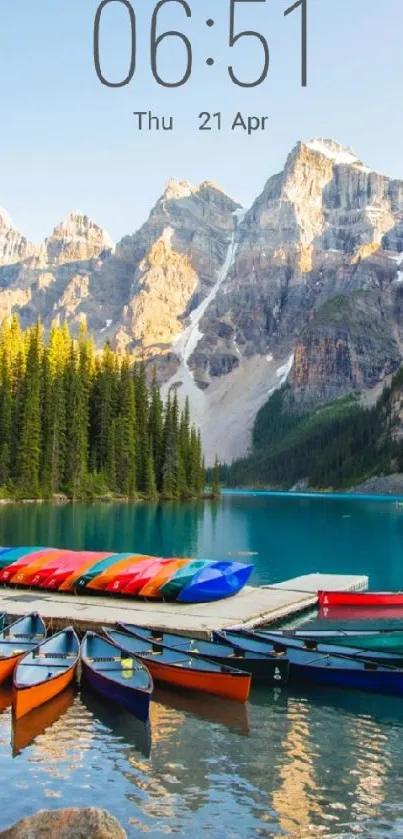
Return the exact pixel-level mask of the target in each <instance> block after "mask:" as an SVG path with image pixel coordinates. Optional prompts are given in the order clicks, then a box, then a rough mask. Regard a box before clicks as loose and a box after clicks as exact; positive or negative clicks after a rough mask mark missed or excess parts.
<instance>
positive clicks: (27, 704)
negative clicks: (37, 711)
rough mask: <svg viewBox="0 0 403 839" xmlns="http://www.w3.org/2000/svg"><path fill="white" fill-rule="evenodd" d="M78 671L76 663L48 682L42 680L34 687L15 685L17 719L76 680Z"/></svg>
mask: <svg viewBox="0 0 403 839" xmlns="http://www.w3.org/2000/svg"><path fill="white" fill-rule="evenodd" d="M76 671H77V664H76V663H75V664H73V665H72V666H71V667H70V668H69V669H68V670H66V671H64V672H63V673H61V674H60V676H56V677H54V678H53V679H49V681H48V682H41V683H40V684H38V685H33V686H32V687H26V688H24V687H21V688H18V689H17V688H16V687H15V685H14V688H13V711H14V715H15V718H16V719H17V720H18V719H21V717H23V716H25V714H28V713H29V712H30V711H33V709H34V708H38V707H39V706H40V705H44V703H45V702H48V701H49V699H53V698H54V697H55V696H57V695H58V694H59V693H61V692H62V690H64V689H65V688H67V687H68V686H69V685H71V684H72V683H73V682H74V680H75V678H76Z"/></svg>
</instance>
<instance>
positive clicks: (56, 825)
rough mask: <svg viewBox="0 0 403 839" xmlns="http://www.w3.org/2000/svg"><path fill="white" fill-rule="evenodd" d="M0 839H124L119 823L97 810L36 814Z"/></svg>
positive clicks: (95, 808)
mask: <svg viewBox="0 0 403 839" xmlns="http://www.w3.org/2000/svg"><path fill="white" fill-rule="evenodd" d="M0 837H2V839H127V834H126V831H125V830H123V828H122V827H121V825H120V824H119V822H118V820H117V819H115V817H114V816H112V815H111V813H108V811H107V810H101V809H98V808H97V807H85V808H82V809H79V808H76V807H68V808H65V809H63V810H39V812H38V813H35V815H34V816H28V817H27V818H26V819H21V821H19V822H17V823H16V824H15V825H13V827H10V828H8V829H7V830H3V831H1V832H0Z"/></svg>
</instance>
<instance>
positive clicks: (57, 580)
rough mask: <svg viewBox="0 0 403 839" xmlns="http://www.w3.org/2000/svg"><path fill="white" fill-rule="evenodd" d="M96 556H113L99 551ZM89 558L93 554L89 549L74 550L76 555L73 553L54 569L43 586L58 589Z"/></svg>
mask: <svg viewBox="0 0 403 839" xmlns="http://www.w3.org/2000/svg"><path fill="white" fill-rule="evenodd" d="M94 556H95V558H96V559H99V560H101V559H106V558H107V557H108V556H112V554H110V553H99V552H98V551H97V552H96V554H94ZM89 559H91V556H90V554H89V553H88V551H82V552H81V551H74V555H73V554H72V556H71V557H67V558H66V560H65V561H64V562H62V563H61V564H60V565H59V567H58V568H56V569H52V571H51V574H50V575H49V576H48V577H47V578H46V579H45V580H44V581H43V583H42V588H48V589H52V590H53V591H56V590H57V589H58V588H59V587H60V586H61V585H62V584H63V583H64V582H65V581H66V580H67V578H68V577H70V576H71V574H73V573H74V572H75V571H79V570H81V569H82V568H83V566H84V565H86V563H87V562H88V560H89Z"/></svg>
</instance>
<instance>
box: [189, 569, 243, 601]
mask: <svg viewBox="0 0 403 839" xmlns="http://www.w3.org/2000/svg"><path fill="white" fill-rule="evenodd" d="M252 570H253V566H252V565H242V564H241V563H239V562H232V563H224V562H222V563H213V564H212V565H211V567H210V568H208V569H205V570H204V571H201V572H200V573H199V574H197V575H196V577H195V579H194V580H193V582H191V583H189V585H187V586H186V587H185V588H183V589H182V591H181V592H180V593H179V595H178V598H177V599H178V602H180V603H207V602H211V601H214V600H222V599H224V598H225V597H232V596H233V595H235V594H237V593H238V591H240V590H241V589H242V588H243V587H244V585H245V584H246V583H247V581H248V579H249V577H250V575H251V573H252Z"/></svg>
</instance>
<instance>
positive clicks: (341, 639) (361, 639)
mask: <svg viewBox="0 0 403 839" xmlns="http://www.w3.org/2000/svg"><path fill="white" fill-rule="evenodd" d="M326 644H337V645H338V646H342V647H359V648H360V649H362V650H373V651H374V652H375V651H377V650H379V651H382V652H384V653H386V652H391V653H392V652H393V653H401V654H402V655H403V631H397V632H379V633H377V634H374V635H370V634H369V633H368V635H367V634H365V635H362V634H360V633H357V634H356V635H354V636H353V635H340V636H338V637H337V638H334V637H332V638H326Z"/></svg>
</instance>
